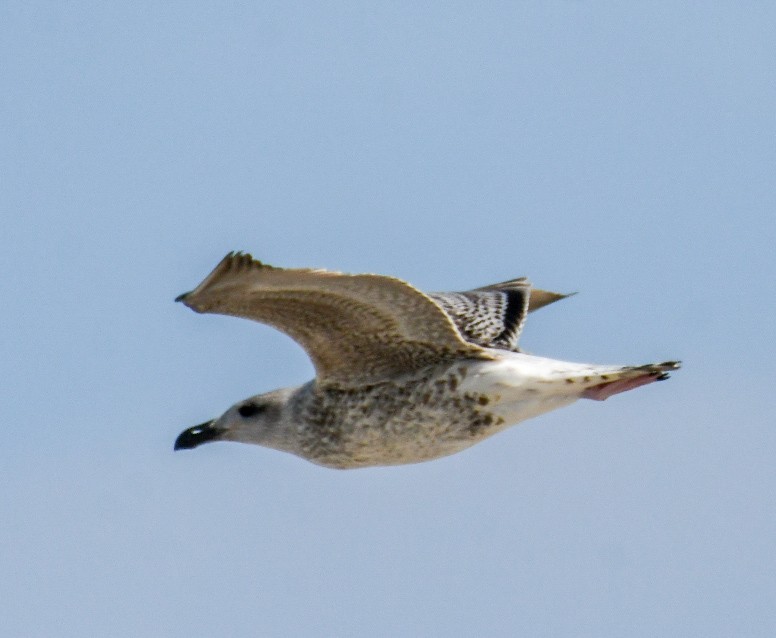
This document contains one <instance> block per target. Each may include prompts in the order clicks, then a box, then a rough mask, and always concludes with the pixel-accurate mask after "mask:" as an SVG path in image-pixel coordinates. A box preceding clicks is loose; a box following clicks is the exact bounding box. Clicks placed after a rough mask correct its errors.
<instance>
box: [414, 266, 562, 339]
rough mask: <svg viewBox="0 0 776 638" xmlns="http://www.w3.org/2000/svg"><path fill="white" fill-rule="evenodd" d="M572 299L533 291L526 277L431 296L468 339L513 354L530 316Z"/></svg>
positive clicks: (557, 294) (551, 293)
mask: <svg viewBox="0 0 776 638" xmlns="http://www.w3.org/2000/svg"><path fill="white" fill-rule="evenodd" d="M568 296H569V295H562V294H560V293H557V292H549V291H546V290H539V289H537V288H532V287H531V284H530V282H529V281H528V280H527V279H526V278H525V277H521V278H519V279H510V280H509V281H503V282H501V283H498V284H491V285H490V286H484V287H482V288H475V289H474V290H467V291H465V292H439V293H431V294H429V297H431V298H432V299H433V300H434V301H436V302H437V303H438V304H439V305H440V306H441V307H442V309H443V310H444V311H445V312H446V313H447V314H448V315H449V317H450V318H451V319H452V320H453V323H455V325H456V327H457V328H458V331H459V332H460V333H461V334H462V335H463V337H464V339H466V340H467V341H469V342H471V343H475V344H477V345H479V346H482V347H484V348H498V349H501V350H512V351H513V352H519V348H518V345H517V342H518V339H519V337H520V333H521V332H522V330H523V325H524V324H525V319H526V316H527V315H528V313H529V312H533V311H534V310H538V309H539V308H542V307H544V306H546V305H548V304H551V303H553V302H554V301H558V300H559V299H564V298H565V297H568Z"/></svg>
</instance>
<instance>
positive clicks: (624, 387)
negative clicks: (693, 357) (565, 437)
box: [566, 361, 682, 401]
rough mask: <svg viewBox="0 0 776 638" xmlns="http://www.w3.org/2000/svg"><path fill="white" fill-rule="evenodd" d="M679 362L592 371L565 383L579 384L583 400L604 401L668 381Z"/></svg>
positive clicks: (567, 379) (571, 378)
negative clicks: (656, 382)
mask: <svg viewBox="0 0 776 638" xmlns="http://www.w3.org/2000/svg"><path fill="white" fill-rule="evenodd" d="M681 365H682V364H681V362H680V361H664V362H663V363H648V364H646V365H643V366H625V367H622V368H615V369H608V370H606V371H605V372H604V371H600V372H599V371H597V370H594V371H593V373H592V374H582V375H573V376H568V377H566V383H567V384H569V385H570V386H571V385H572V384H581V385H582V386H583V387H584V390H583V391H582V394H581V396H582V398H583V399H593V400H594V401H605V400H606V399H608V398H609V397H611V396H614V395H615V394H620V393H621V392H627V391H628V390H634V389H636V388H640V387H641V386H643V385H647V384H649V383H653V382H654V381H664V380H665V379H668V377H669V376H670V375H669V372H671V371H672V370H678V369H679V368H680V367H681Z"/></svg>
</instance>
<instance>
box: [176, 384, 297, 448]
mask: <svg viewBox="0 0 776 638" xmlns="http://www.w3.org/2000/svg"><path fill="white" fill-rule="evenodd" d="M293 391H294V389H293V388H285V389H282V390H275V391H273V392H267V393H266V394H257V395H256V396H253V397H250V398H249V399H245V400H244V401H240V402H239V403H235V404H234V405H233V406H232V407H231V408H229V409H228V410H227V411H226V412H224V413H223V414H222V415H221V416H220V417H218V418H217V419H213V420H212V421H206V422H205V423H201V424H200V425H195V426H194V427H191V428H188V429H186V430H184V431H183V432H181V433H180V434H179V435H178V438H177V439H175V447H174V449H175V450H191V449H193V448H195V447H198V446H200V445H202V444H203V443H212V442H213V441H240V442H242V443H255V444H257V445H263V446H266V447H273V448H281V449H283V448H285V445H283V442H284V439H285V438H286V437H285V436H284V434H285V432H286V427H285V426H286V423H287V419H286V418H285V417H286V408H287V406H288V400H289V398H290V395H291V394H292V393H293Z"/></svg>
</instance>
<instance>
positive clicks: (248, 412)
mask: <svg viewBox="0 0 776 638" xmlns="http://www.w3.org/2000/svg"><path fill="white" fill-rule="evenodd" d="M259 412H264V406H263V405H256V404H255V403H245V404H243V405H241V406H240V407H239V408H237V413H238V414H239V415H240V416H241V417H243V418H246V419H247V418H248V417H251V416H253V415H254V414H258V413H259Z"/></svg>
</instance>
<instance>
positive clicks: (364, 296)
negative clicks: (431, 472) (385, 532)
mask: <svg viewBox="0 0 776 638" xmlns="http://www.w3.org/2000/svg"><path fill="white" fill-rule="evenodd" d="M564 296H565V295H559V294H557V293H551V292H546V291H540V290H532V289H531V286H530V284H529V283H528V281H527V280H525V279H514V280H510V281H507V282H503V283H501V284H494V285H491V286H486V287H484V288H478V289H475V290H469V291H466V292H458V293H432V294H425V293H423V292H420V291H419V290H417V289H415V288H413V287H412V286H410V285H409V284H407V283H405V282H403V281H401V280H399V279H395V278H392V277H385V276H382V275H347V274H342V273H334V272H329V271H324V270H311V269H283V268H273V267H271V266H267V265H265V264H262V263H261V262H259V261H256V260H254V259H253V258H252V257H250V256H249V255H244V254H241V253H230V254H229V255H227V256H226V257H225V258H224V259H223V260H222V261H221V262H220V263H219V264H218V266H216V268H215V270H213V272H212V273H211V274H210V275H208V277H206V278H205V280H204V281H203V282H202V283H201V284H200V285H199V286H197V287H196V288H195V289H194V290H193V291H191V292H189V293H186V294H183V295H181V296H180V297H178V299H177V301H183V303H185V304H186V305H187V306H189V307H190V308H192V309H194V310H196V311H197V312H207V313H216V314H224V315H234V316H237V317H245V318H247V319H253V320H255V321H259V322H262V323H267V324H269V325H272V326H274V327H276V328H278V329H279V330H282V331H283V332H285V333H286V334H288V335H289V336H291V337H292V338H293V339H295V340H296V341H298V342H299V343H300V345H302V347H304V349H305V350H306V351H307V352H308V354H309V355H310V358H311V359H312V361H313V364H314V365H315V369H316V373H317V376H316V378H315V379H314V380H313V381H310V382H309V383H307V384H305V385H302V386H300V387H297V388H284V389H280V390H275V391H273V392H268V393H265V394H261V395H257V396H255V397H251V398H249V399H247V400H245V401H241V402H239V403H237V404H235V405H234V406H232V407H231V408H229V410H227V411H226V412H225V413H224V414H223V415H222V416H221V417H219V418H218V419H214V420H213V421H208V422H207V423H203V424H202V425H199V426H196V427H193V428H189V429H188V430H185V431H184V432H182V433H181V434H180V436H179V437H178V439H177V440H176V443H175V448H176V449H182V448H183V449H185V448H193V447H197V446H198V445H200V444H202V443H206V442H209V441H217V440H230V441H242V442H246V443H255V444H258V445H263V446H265V447H270V448H274V449H278V450H283V451H286V452H291V453H292V454H296V455H298V456H301V457H303V458H306V459H308V460H310V461H312V462H314V463H318V464H320V465H325V466H328V467H335V468H355V467H365V466H371V465H395V464H401V463H416V462H420V461H426V460H429V459H433V458H437V457H440V456H445V455H447V454H453V453H455V452H458V451H460V450H463V449H465V448H467V447H469V446H471V445H473V444H475V443H477V442H478V441H481V440H483V439H484V438H486V437H488V436H491V435H492V434H495V433H496V432H499V431H500V430H503V429H504V428H505V427H508V426H509V425H512V424H514V423H517V422H519V421H522V420H524V419H527V418H531V417H533V416H536V415H539V414H542V413H544V412H547V411H549V410H553V409H556V408H559V407H562V406H564V405H568V404H569V403H572V402H573V401H575V400H576V399H578V398H580V397H585V398H590V399H598V400H603V399H606V398H607V397H609V396H611V395H612V394H616V393H618V392H624V391H626V390H630V389H633V388H636V387H639V386H640V385H645V384H647V383H651V382H653V381H656V380H660V379H664V378H666V377H667V376H668V375H667V371H668V370H674V369H676V368H678V367H679V364H678V363H677V362H665V363H660V364H649V365H646V366H625V367H623V366H599V365H592V364H579V363H570V362H565V361H556V360H553V359H546V358H542V357H534V356H531V355H527V354H523V353H521V352H519V351H518V348H517V339H518V337H519V335H520V331H521V330H522V327H523V324H524V322H525V317H526V315H527V313H529V312H531V311H533V310H535V309H537V308H540V307H542V306H544V305H547V304H548V303H552V302H553V301H557V300H558V299H562V298H563V297H564Z"/></svg>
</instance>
